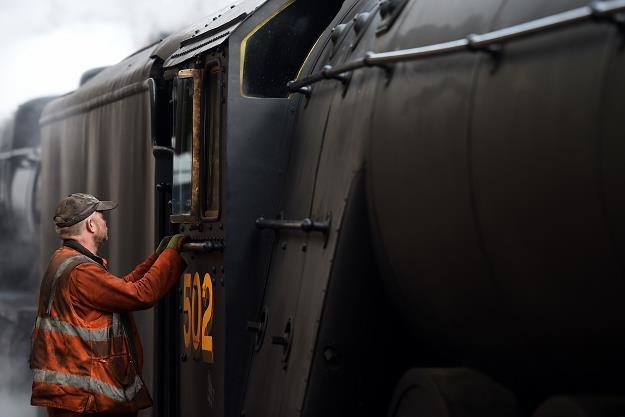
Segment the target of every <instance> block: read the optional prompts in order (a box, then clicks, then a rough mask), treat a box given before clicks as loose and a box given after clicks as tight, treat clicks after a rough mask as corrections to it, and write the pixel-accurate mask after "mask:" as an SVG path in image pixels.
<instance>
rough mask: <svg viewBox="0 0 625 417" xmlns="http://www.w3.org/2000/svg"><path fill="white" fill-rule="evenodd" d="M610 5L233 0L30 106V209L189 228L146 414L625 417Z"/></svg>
mask: <svg viewBox="0 0 625 417" xmlns="http://www.w3.org/2000/svg"><path fill="white" fill-rule="evenodd" d="M624 11H625V1H622V0H610V1H600V2H595V3H592V4H590V5H589V4H587V3H585V2H582V1H578V0H553V1H549V2H540V1H536V0H531V1H517V0H475V1H471V2H466V1H448V2H440V1H429V0H428V1H416V0H385V1H381V2H378V1H371V0H359V1H355V0H346V1H344V2H342V1H333V0H327V1H321V2H320V1H312V0H288V1H285V0H267V1H263V0H246V1H241V2H236V3H233V4H232V5H231V6H230V7H228V8H226V9H224V10H221V11H219V12H218V13H216V14H215V15H214V16H210V17H209V18H207V19H204V20H202V21H200V22H199V23H198V24H196V25H193V26H190V27H189V28H188V29H187V30H185V31H182V32H180V33H177V34H174V35H172V36H170V37H168V38H166V39H164V40H162V41H161V42H158V43H156V44H154V45H151V46H148V47H147V48H145V49H143V50H141V51H138V52H137V53H135V54H133V55H132V56H130V57H128V58H127V59H125V60H124V61H122V62H120V63H119V64H117V65H114V66H112V67H109V68H106V69H105V70H103V71H102V72H100V73H99V74H97V75H96V76H95V77H93V78H92V79H91V80H90V81H89V82H87V83H85V84H84V85H83V86H82V87H80V88H79V89H77V90H76V91H75V92H73V93H72V94H69V95H66V96H64V97H61V98H58V99H56V100H54V101H52V102H51V103H49V104H48V105H47V106H46V107H45V110H44V111H43V114H42V117H41V120H40V125H41V132H42V160H41V178H42V187H41V190H42V191H41V212H42V215H43V216H44V217H43V219H44V220H45V219H47V217H46V216H47V215H46V214H45V213H51V212H53V210H54V207H55V206H56V204H57V202H58V201H59V199H60V198H61V197H62V196H64V195H66V194H69V193H71V192H77V191H86V192H89V193H93V194H95V195H97V196H99V197H101V198H106V199H113V200H116V201H118V202H119V203H120V204H119V209H118V210H116V211H114V212H112V213H111V215H110V219H109V229H110V235H111V240H110V241H109V243H108V245H107V247H106V253H105V256H107V257H109V258H110V259H111V261H112V264H111V269H112V271H113V272H116V273H123V272H125V271H127V270H129V269H130V268H131V267H132V266H133V265H134V264H136V263H137V262H138V261H140V260H141V259H142V258H143V257H144V256H146V255H147V254H148V253H149V252H150V251H151V250H153V248H154V245H155V242H157V241H158V240H159V239H160V238H161V236H163V235H166V234H171V233H175V232H181V233H184V234H186V235H188V236H189V237H190V240H191V241H190V243H188V244H186V245H185V252H184V256H185V258H186V260H187V263H188V268H187V270H186V272H185V273H184V275H183V276H182V277H181V279H180V282H179V285H178V288H177V291H174V292H172V294H170V295H169V296H168V297H167V299H166V300H164V301H163V302H162V303H160V304H159V306H158V307H157V308H156V309H155V310H154V311H151V310H148V311H144V312H140V313H139V314H137V316H138V321H139V322H140V323H139V326H140V328H141V331H142V338H143V342H144V345H145V350H146V364H148V365H149V364H152V366H151V367H150V366H148V369H147V370H146V372H145V379H146V382H147V383H148V385H149V386H150V387H151V391H152V392H153V394H154V397H155V402H156V404H155V407H154V408H153V410H150V411H149V413H153V415H155V416H185V417H187V416H189V417H192V416H242V415H245V416H249V417H260V416H334V415H336V416H338V415H341V416H344V415H371V416H380V415H388V416H400V415H401V416H405V415H420V416H433V417H438V416H466V417H473V416H480V417H483V416H499V417H502V416H534V417H542V416H553V417H555V416H567V417H568V416H619V415H625V380H624V379H623V377H622V375H623V373H624V372H625V360H624V358H625V357H624V355H623V351H624V349H625V332H623V328H624V324H625V315H624V314H623V308H622V305H623V303H622V300H623V296H624V295H625V281H624V280H623V273H624V267H625V264H624V258H623V255H624V249H625V247H624V245H625V221H624V220H623V215H622V213H624V212H625V210H624V209H625V200H624V197H623V191H622V190H623V189H624V187H623V186H624V185H625V184H624V183H625V168H624V167H625V164H623V160H624V156H625V141H623V134H624V131H625V126H624V125H623V120H624V119H623V111H622V109H623V101H624V100H625V77H623V74H624V73H625V71H624V70H625V68H624V65H625V61H624V52H623V45H624V42H625V38H624V37H623V33H624V32H623V27H624V25H623V12H624ZM289 81H292V82H289ZM57 245H58V241H57V239H56V236H55V235H54V230H53V229H52V225H51V224H50V223H49V222H47V221H42V251H43V252H42V256H43V257H44V258H47V257H48V256H49V255H50V253H51V252H52V251H53V250H54V248H55V247H56V246H57Z"/></svg>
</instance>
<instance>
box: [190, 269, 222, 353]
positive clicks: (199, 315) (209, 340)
mask: <svg viewBox="0 0 625 417" xmlns="http://www.w3.org/2000/svg"><path fill="white" fill-rule="evenodd" d="M182 298H183V299H182V311H183V326H182V327H183V328H182V335H183V340H184V345H185V347H186V348H187V349H189V350H190V351H192V352H197V353H199V354H200V356H201V358H202V360H203V361H204V362H208V363H213V361H214V350H213V337H212V336H211V335H210V333H211V330H212V328H213V313H214V310H215V307H214V293H213V281H212V279H211V276H210V274H208V273H206V274H204V277H203V278H202V280H201V281H200V274H199V273H197V272H196V273H195V274H194V275H193V279H192V278H191V274H189V273H185V274H184V276H183V297H182Z"/></svg>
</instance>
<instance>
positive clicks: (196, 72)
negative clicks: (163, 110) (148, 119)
mask: <svg viewBox="0 0 625 417" xmlns="http://www.w3.org/2000/svg"><path fill="white" fill-rule="evenodd" d="M176 78H177V79H188V78H192V79H193V103H192V106H193V116H192V126H191V129H192V133H191V137H192V145H191V212H190V213H189V214H172V215H170V216H169V220H170V222H171V223H177V224H180V223H198V221H199V218H200V217H199V208H200V207H199V194H200V174H201V149H200V145H201V142H200V140H201V133H202V130H201V129H202V70H200V69H195V68H192V69H182V70H180V71H178V74H177V76H176ZM178 100H180V98H178ZM176 117H177V114H176ZM175 123H176V131H175V132H174V134H177V133H178V132H177V130H178V128H177V126H178V123H179V121H178V120H176V121H175Z"/></svg>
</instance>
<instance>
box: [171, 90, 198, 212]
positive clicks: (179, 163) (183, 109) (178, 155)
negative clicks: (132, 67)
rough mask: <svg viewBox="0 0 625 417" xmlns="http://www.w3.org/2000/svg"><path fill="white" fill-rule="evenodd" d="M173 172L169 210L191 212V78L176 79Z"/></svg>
mask: <svg viewBox="0 0 625 417" xmlns="http://www.w3.org/2000/svg"><path fill="white" fill-rule="evenodd" d="M174 88H175V89H176V91H177V94H176V95H175V96H176V98H177V100H176V103H175V109H176V110H175V111H176V113H175V131H174V137H173V138H172V147H173V148H174V161H173V162H174V167H173V168H174V172H173V184H172V200H171V202H172V207H171V212H172V214H173V215H176V214H191V169H192V160H193V158H192V156H191V155H192V150H193V128H192V126H193V78H183V79H178V80H176V83H175V84H174Z"/></svg>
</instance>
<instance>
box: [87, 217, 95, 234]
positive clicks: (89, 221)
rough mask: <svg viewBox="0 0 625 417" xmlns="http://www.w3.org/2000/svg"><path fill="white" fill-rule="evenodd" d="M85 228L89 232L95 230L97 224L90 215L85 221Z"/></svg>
mask: <svg viewBox="0 0 625 417" xmlns="http://www.w3.org/2000/svg"><path fill="white" fill-rule="evenodd" d="M85 228H86V229H87V231H88V232H90V233H93V232H95V224H94V222H93V218H92V217H89V218H88V219H87V221H86V222H85Z"/></svg>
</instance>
